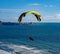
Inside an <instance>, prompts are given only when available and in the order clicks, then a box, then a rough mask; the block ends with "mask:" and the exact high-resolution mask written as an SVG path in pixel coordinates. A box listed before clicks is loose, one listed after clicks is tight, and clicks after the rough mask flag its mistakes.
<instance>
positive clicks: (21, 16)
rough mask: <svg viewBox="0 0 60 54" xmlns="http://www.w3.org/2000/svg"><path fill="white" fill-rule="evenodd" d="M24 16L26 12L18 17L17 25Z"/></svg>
mask: <svg viewBox="0 0 60 54" xmlns="http://www.w3.org/2000/svg"><path fill="white" fill-rule="evenodd" d="M25 15H26V12H25V13H22V14H21V15H20V17H19V19H18V23H20V22H21V20H22V18H23V17H25Z"/></svg>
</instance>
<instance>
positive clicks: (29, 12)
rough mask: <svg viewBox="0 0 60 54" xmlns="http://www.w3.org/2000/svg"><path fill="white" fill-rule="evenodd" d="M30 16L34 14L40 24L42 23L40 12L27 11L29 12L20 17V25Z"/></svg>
mask: <svg viewBox="0 0 60 54" xmlns="http://www.w3.org/2000/svg"><path fill="white" fill-rule="evenodd" d="M29 14H33V15H34V16H36V18H37V20H38V21H39V22H40V21H41V18H40V17H41V15H40V13H39V12H37V11H27V12H24V13H22V14H21V15H20V17H19V19H18V23H20V22H21V20H22V18H23V17H25V16H27V15H29Z"/></svg>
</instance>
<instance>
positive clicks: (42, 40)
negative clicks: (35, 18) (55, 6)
mask: <svg viewBox="0 0 60 54" xmlns="http://www.w3.org/2000/svg"><path fill="white" fill-rule="evenodd" d="M29 37H31V38H32V39H33V40H31V39H30V38H29ZM0 54H60V23H33V24H19V25H7V24H6V25H0Z"/></svg>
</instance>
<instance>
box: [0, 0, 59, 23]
mask: <svg viewBox="0 0 60 54" xmlns="http://www.w3.org/2000/svg"><path fill="white" fill-rule="evenodd" d="M29 10H35V11H38V12H39V13H40V14H41V19H42V21H41V22H60V0H0V20H1V21H5V22H17V19H18V17H19V15H20V14H21V13H23V12H25V11H29ZM26 18H27V19H26ZM31 21H32V22H37V20H36V18H35V16H33V15H28V16H26V17H25V18H23V20H22V22H31Z"/></svg>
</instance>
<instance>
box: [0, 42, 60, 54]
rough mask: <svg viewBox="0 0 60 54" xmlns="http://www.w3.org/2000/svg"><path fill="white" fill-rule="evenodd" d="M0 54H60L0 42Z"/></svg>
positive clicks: (48, 50)
mask: <svg viewBox="0 0 60 54" xmlns="http://www.w3.org/2000/svg"><path fill="white" fill-rule="evenodd" d="M0 54H60V52H56V51H55V52H54V51H51V50H50V49H37V48H36V47H32V46H27V45H22V44H21V45H17V44H12V43H4V42H0Z"/></svg>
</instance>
